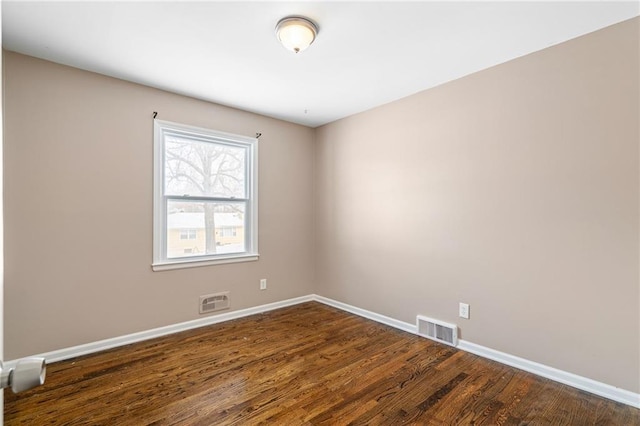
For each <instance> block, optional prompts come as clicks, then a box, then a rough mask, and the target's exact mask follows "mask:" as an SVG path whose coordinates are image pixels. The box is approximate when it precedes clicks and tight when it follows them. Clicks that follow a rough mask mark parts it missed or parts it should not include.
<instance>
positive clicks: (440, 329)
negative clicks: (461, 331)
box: [417, 315, 458, 346]
mask: <svg viewBox="0 0 640 426" xmlns="http://www.w3.org/2000/svg"><path fill="white" fill-rule="evenodd" d="M417 322H418V335H419V336H422V337H426V338H428V339H432V340H435V341H437V342H440V343H445V344H447V345H451V346H457V345H458V326H456V325H455V324H449V323H446V322H442V321H438V320H434V319H432V318H427V317H423V316H422V315H418V321H417Z"/></svg>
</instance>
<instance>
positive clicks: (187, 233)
mask: <svg viewBox="0 0 640 426" xmlns="http://www.w3.org/2000/svg"><path fill="white" fill-rule="evenodd" d="M196 232H197V230H195V229H182V230H181V231H180V239H181V240H195V239H196Z"/></svg>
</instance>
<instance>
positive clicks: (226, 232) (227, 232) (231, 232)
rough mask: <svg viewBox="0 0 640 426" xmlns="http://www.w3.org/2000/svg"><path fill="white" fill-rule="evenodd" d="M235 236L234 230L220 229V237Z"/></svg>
mask: <svg viewBox="0 0 640 426" xmlns="http://www.w3.org/2000/svg"><path fill="white" fill-rule="evenodd" d="M236 235H237V232H236V228H228V227H227V228H221V229H220V236H221V237H235V236H236Z"/></svg>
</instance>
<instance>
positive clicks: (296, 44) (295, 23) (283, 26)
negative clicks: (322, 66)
mask: <svg viewBox="0 0 640 426" xmlns="http://www.w3.org/2000/svg"><path fill="white" fill-rule="evenodd" d="M317 34H318V26H317V25H316V24H314V23H313V22H312V21H311V20H310V19H308V18H305V17H304V16H287V17H286V18H282V19H281V20H280V21H278V24H277V25H276V37H278V40H280V43H282V45H283V46H284V47H286V48H287V49H289V50H291V51H292V52H295V53H299V52H302V51H303V50H304V49H306V48H307V47H309V46H310V45H311V43H313V41H314V40H315V39H316V35H317Z"/></svg>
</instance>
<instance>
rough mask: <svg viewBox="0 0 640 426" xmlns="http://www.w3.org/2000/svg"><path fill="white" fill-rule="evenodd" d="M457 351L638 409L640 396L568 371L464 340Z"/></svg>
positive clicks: (460, 341) (459, 342)
mask: <svg viewBox="0 0 640 426" xmlns="http://www.w3.org/2000/svg"><path fill="white" fill-rule="evenodd" d="M458 349H462V350H463V351H466V352H471V353H472V354H476V355H479V356H481V357H483V358H488V359H492V360H494V361H498V362H499V363H502V364H506V365H510V366H511V367H515V368H518V369H520V370H524V371H528V372H529V373H533V374H535V375H538V376H542V377H546V378H547V379H551V380H553V381H555V382H559V383H563V384H565V385H569V386H572V387H574V388H577V389H580V390H583V391H586V392H589V393H593V394H595V395H599V396H602V397H604V398H607V399H611V400H613V401H617V402H621V403H623V404H626V405H630V406H632V407H636V408H640V394H637V393H634V392H631V391H628V390H624V389H621V388H617V387H615V386H611V385H607V384H606V383H602V382H598V381H595V380H593V379H589V378H587V377H583V376H578V375H577V374H573V373H569V372H568V371H563V370H558V369H557V368H553V367H549V366H548V365H544V364H539V363H537V362H534V361H529V360H528V359H524V358H520V357H517V356H515V355H510V354H507V353H504V352H500V351H496V350H495V349H491V348H487V347H485V346H481V345H477V344H475V343H471V342H467V341H466V340H459V341H458Z"/></svg>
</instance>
